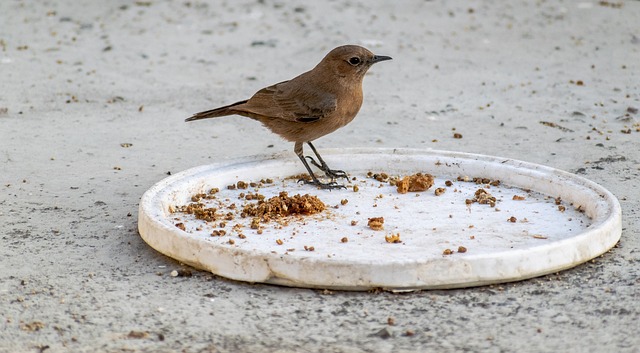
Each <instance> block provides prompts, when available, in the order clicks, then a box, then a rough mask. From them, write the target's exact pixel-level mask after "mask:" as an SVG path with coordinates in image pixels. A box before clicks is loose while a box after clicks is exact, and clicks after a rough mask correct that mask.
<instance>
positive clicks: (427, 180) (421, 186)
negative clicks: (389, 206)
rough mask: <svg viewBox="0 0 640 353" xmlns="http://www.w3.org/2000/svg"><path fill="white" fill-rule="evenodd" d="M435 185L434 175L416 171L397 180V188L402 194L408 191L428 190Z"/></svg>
mask: <svg viewBox="0 0 640 353" xmlns="http://www.w3.org/2000/svg"><path fill="white" fill-rule="evenodd" d="M432 186H433V175H431V174H422V173H416V174H413V175H409V176H405V177H404V178H402V180H398V181H396V190H397V191H398V193H400V194H406V193H407V192H420V191H425V190H428V189H429V188H430V187H432Z"/></svg>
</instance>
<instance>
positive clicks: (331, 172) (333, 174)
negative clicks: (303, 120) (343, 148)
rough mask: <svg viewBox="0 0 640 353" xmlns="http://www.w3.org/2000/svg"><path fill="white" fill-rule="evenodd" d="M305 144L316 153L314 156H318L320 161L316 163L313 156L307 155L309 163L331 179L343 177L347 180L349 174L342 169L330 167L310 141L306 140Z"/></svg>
mask: <svg viewBox="0 0 640 353" xmlns="http://www.w3.org/2000/svg"><path fill="white" fill-rule="evenodd" d="M307 145H309V147H311V150H312V151H313V153H314V154H315V155H316V157H318V161H320V163H319V164H318V162H316V160H315V159H313V157H311V156H307V158H309V161H310V162H311V164H313V165H314V166H316V167H318V168H319V169H320V170H322V171H323V172H324V173H325V174H326V175H327V176H328V177H330V178H331V179H337V178H345V179H347V180H349V176H348V175H347V173H345V171H344V170H338V169H330V168H329V166H328V165H327V163H326V162H325V161H324V160H323V159H322V157H320V154H319V153H318V151H316V148H315V147H314V146H313V145H312V144H311V142H307Z"/></svg>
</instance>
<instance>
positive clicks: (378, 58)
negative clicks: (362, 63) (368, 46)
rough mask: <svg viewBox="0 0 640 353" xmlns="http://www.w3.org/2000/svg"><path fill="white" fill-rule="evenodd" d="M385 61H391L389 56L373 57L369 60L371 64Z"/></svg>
mask: <svg viewBox="0 0 640 353" xmlns="http://www.w3.org/2000/svg"><path fill="white" fill-rule="evenodd" d="M385 60H391V57H390V56H384V55H374V56H373V59H372V60H371V63H372V64H375V63H377V62H380V61H385Z"/></svg>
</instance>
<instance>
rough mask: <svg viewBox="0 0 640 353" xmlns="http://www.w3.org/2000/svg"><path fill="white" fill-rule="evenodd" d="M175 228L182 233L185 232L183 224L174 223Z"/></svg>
mask: <svg viewBox="0 0 640 353" xmlns="http://www.w3.org/2000/svg"><path fill="white" fill-rule="evenodd" d="M176 227H178V228H179V229H180V230H182V231H185V230H186V227H185V226H184V223H176Z"/></svg>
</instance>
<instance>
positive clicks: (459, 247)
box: [458, 246, 467, 254]
mask: <svg viewBox="0 0 640 353" xmlns="http://www.w3.org/2000/svg"><path fill="white" fill-rule="evenodd" d="M458 252H459V253H463V254H464V253H466V252H467V248H465V247H464V246H458Z"/></svg>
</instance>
